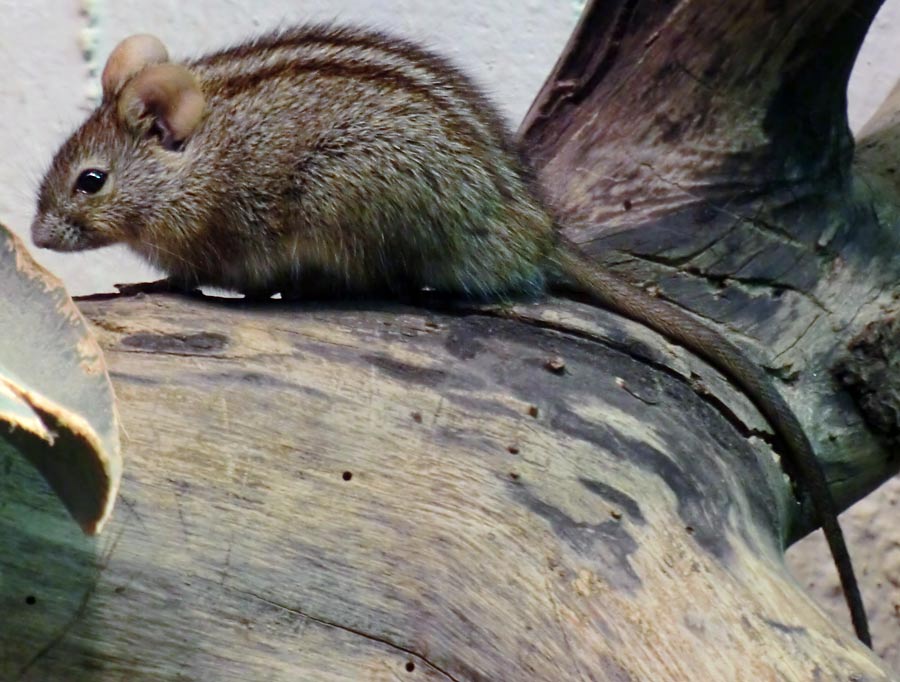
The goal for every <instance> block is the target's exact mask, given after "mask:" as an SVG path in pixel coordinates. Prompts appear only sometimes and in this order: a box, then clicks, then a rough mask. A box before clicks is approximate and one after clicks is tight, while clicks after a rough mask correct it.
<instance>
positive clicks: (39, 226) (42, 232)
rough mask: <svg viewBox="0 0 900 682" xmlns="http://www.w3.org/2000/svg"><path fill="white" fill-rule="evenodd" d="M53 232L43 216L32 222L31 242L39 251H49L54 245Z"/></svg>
mask: <svg viewBox="0 0 900 682" xmlns="http://www.w3.org/2000/svg"><path fill="white" fill-rule="evenodd" d="M52 236H53V235H52V230H51V229H50V227H49V226H48V225H47V221H45V220H44V219H43V218H42V217H41V216H37V217H35V219H34V220H33V221H32V222H31V241H32V242H34V245H35V246H36V247H38V248H39V249H49V248H50V247H51V246H52V245H53V240H52Z"/></svg>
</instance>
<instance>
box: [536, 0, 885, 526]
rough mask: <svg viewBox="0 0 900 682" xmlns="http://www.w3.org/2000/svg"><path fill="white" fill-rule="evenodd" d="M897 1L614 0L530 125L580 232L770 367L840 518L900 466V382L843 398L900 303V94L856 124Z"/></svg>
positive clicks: (545, 168)
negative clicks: (865, 78) (855, 81)
mask: <svg viewBox="0 0 900 682" xmlns="http://www.w3.org/2000/svg"><path fill="white" fill-rule="evenodd" d="M880 5H881V2H880V1H878V0H865V1H862V2H860V1H858V0H800V1H798V2H790V3H772V2H766V1H764V0H728V1H727V2H720V3H715V4H712V5H711V4H710V3H708V2H705V1H704V0H683V1H681V2H677V3H673V2H663V1H657V2H641V3H636V2H631V1H630V0H597V1H596V2H592V3H589V6H588V8H587V10H586V11H585V14H584V16H583V18H582V21H581V24H580V25H579V27H578V28H577V29H576V32H575V34H574V35H573V37H572V39H571V41H570V44H569V46H568V47H567V49H566V51H565V52H564V54H563V56H562V57H561V58H560V61H559V63H558V64H557V66H556V69H555V70H554V73H553V74H551V76H550V77H549V78H548V80H547V83H546V84H545V86H544V88H543V90H542V92H541V93H540V94H539V96H538V98H537V99H536V101H535V104H534V105H533V106H532V109H531V112H530V113H529V115H528V116H527V117H526V120H525V122H524V124H523V126H522V129H521V131H520V134H521V136H522V137H523V139H524V140H525V142H526V143H527V145H528V147H529V149H530V153H531V155H532V156H533V158H534V161H535V163H536V164H537V166H538V168H539V170H540V175H541V178H542V179H543V180H544V181H545V183H546V186H547V189H548V192H549V194H550V196H551V197H552V199H553V201H554V204H555V205H556V206H557V207H558V209H559V212H560V214H561V217H562V222H563V223H564V224H566V225H567V226H568V227H567V232H568V234H569V236H570V237H571V238H572V239H574V240H575V241H577V242H579V243H580V244H581V245H582V247H583V248H584V250H585V251H586V252H587V253H589V254H590V255H591V256H592V257H594V258H596V259H597V260H598V261H602V262H605V263H607V264H609V265H610V266H611V267H613V268H614V269H616V270H617V271H619V272H621V273H622V274H623V276H625V277H628V278H630V279H632V280H633V281H635V282H638V283H647V284H648V287H649V288H652V290H653V291H654V292H656V293H657V294H658V295H660V296H663V297H665V298H667V299H670V300H672V301H673V302H675V303H676V304H678V305H680V306H682V307H684V308H685V309H687V310H690V311H691V312H693V313H695V314H697V315H699V316H701V317H703V318H704V319H706V320H708V321H709V322H710V323H711V324H713V325H715V326H717V327H718V328H719V329H720V330H721V331H722V332H723V333H725V334H726V335H729V336H731V337H732V338H733V340H735V341H736V342H738V343H739V344H740V345H741V346H742V347H743V348H744V349H745V350H746V351H747V352H748V353H749V354H751V355H752V356H753V357H755V358H757V359H758V361H759V362H760V363H761V364H763V365H765V366H766V367H768V368H769V369H770V370H771V372H772V374H773V376H775V377H776V378H777V380H778V381H779V388H780V389H781V390H782V392H783V393H784V395H785V397H786V398H787V399H788V401H789V402H790V403H791V405H792V407H793V408H794V410H795V411H796V413H797V415H798V417H799V418H800V420H801V422H803V423H804V425H805V427H806V428H807V432H808V434H809V436H810V438H811V440H812V443H813V445H814V447H815V449H816V452H817V453H818V455H819V457H820V459H821V460H822V462H823V464H824V465H825V468H826V473H827V475H828V477H829V479H830V480H832V481H834V482H835V486H834V492H835V495H836V496H837V498H838V501H839V506H842V507H845V506H847V505H848V504H849V503H850V502H851V501H854V500H857V499H859V498H861V497H862V496H864V495H865V494H866V493H868V492H869V491H871V490H872V489H873V488H874V487H877V486H878V485H880V484H881V483H882V482H883V481H884V480H885V479H886V478H887V477H889V476H890V475H891V474H892V473H895V472H896V471H897V470H898V467H900V457H898V456H897V443H898V435H900V419H898V418H897V416H896V415H897V414H900V408H898V403H897V396H898V395H900V391H898V390H897V387H900V369H898V368H896V367H894V368H892V369H891V370H890V371H888V372H886V373H885V374H884V376H883V377H882V378H881V379H878V380H876V383H885V382H886V383H887V386H886V388H887V390H885V387H883V388H882V389H878V388H877V387H876V386H873V385H867V386H865V387H860V388H859V390H857V391H856V392H855V393H853V394H852V397H851V394H848V393H844V392H841V391H838V390H836V386H835V374H836V373H838V374H841V373H842V372H843V368H844V363H845V361H846V357H847V353H848V350H847V349H848V346H851V345H853V344H854V343H855V342H856V341H857V337H858V336H859V335H860V334H863V335H869V336H871V335H873V334H875V333H877V332H876V330H874V329H871V328H870V329H869V330H868V331H864V330H865V329H866V325H869V324H871V325H875V326H880V325H883V324H890V319H891V318H892V317H893V316H896V315H897V312H898V308H900V305H898V298H897V296H898V291H900V290H898V282H900V261H898V259H897V258H896V254H897V253H898V252H900V243H898V242H900V230H898V229H897V226H898V224H900V222H898V219H900V214H898V210H897V206H898V198H897V189H898V188H897V182H896V175H895V172H896V170H897V168H896V159H897V158H900V157H898V154H900V144H898V142H897V137H898V134H897V129H898V128H897V126H898V123H900V117H898V116H897V115H896V113H895V112H896V111H897V108H896V107H897V105H898V104H900V98H897V97H894V98H890V99H889V101H888V102H887V103H886V104H885V106H884V107H883V108H882V110H881V111H879V113H878V114H877V116H876V119H877V120H878V121H880V123H878V124H875V123H873V124H869V125H868V126H867V127H866V130H865V131H864V132H865V134H866V137H865V138H864V139H862V140H860V141H859V144H858V145H857V147H856V149H854V140H853V138H852V136H851V134H850V131H849V128H848V126H847V117H846V84H847V79H848V77H849V73H850V70H851V68H852V64H853V60H854V58H855V56H856V52H857V50H858V48H859V45H860V44H861V42H862V40H863V38H864V36H865V34H866V31H867V30H868V27H869V24H870V22H871V20H872V18H873V17H874V15H875V12H876V11H877V9H878V7H879V6H880ZM876 130H877V135H875V134H874V133H875V131H876ZM878 351H879V352H880V353H882V354H886V355H887V357H900V339H898V336H897V334H896V333H887V334H884V335H882V343H881V345H880V347H879V349H878ZM870 361H874V358H873V357H870V358H868V359H866V360H864V361H863V362H862V364H863V365H866V364H867V363H869V362H870ZM857 369H858V373H859V374H861V375H867V376H869V378H870V379H873V377H872V375H870V374H869V372H868V370H867V369H866V367H858V368H857ZM874 394H878V395H877V397H876V398H875V399H874V400H872V399H871V398H872V396H873V395H874ZM885 413H887V414H888V415H891V416H889V418H888V421H889V422H890V423H889V424H885V423H884V419H883V415H884V414H885ZM808 530H809V527H808V526H806V525H803V526H801V527H799V528H798V529H797V534H798V535H802V534H804V533H806V532H807V531H808Z"/></svg>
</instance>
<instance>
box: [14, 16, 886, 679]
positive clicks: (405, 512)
mask: <svg viewBox="0 0 900 682" xmlns="http://www.w3.org/2000/svg"><path fill="white" fill-rule="evenodd" d="M876 8H877V3H871V2H869V3H865V2H856V3H851V2H848V1H844V2H836V1H831V2H821V1H820V2H811V1H806V2H793V3H776V2H763V1H762V0H759V1H756V2H750V1H748V0H744V1H738V0H728V1H726V2H721V3H717V4H714V5H713V4H710V3H708V2H706V0H682V1H681V2H662V1H659V2H635V1H634V0H630V1H628V2H615V1H607V2H602V1H601V2H595V3H593V4H591V5H590V6H589V7H588V9H587V10H586V14H585V18H584V19H583V21H582V23H581V25H580V26H579V29H578V30H577V31H576V34H575V36H573V42H572V43H571V44H570V46H569V48H567V50H566V53H565V54H564V55H563V57H562V58H561V61H560V63H559V64H558V65H557V68H556V70H555V72H554V74H553V75H552V76H551V78H550V80H549V81H548V84H547V85H546V86H545V88H544V89H543V91H542V93H541V95H540V96H539V97H538V100H537V101H536V103H535V106H534V108H533V109H532V112H531V113H530V114H529V117H528V119H527V120H526V122H525V124H524V126H523V130H522V135H523V138H524V139H525V141H526V143H527V144H528V146H529V149H530V150H531V153H532V155H533V158H534V159H535V163H536V165H537V166H538V170H539V172H540V174H541V176H542V178H543V179H544V181H545V183H546V185H547V187H548V192H549V194H550V196H551V198H552V200H553V202H554V204H555V205H556V206H558V207H559V210H560V215H561V217H562V220H563V222H564V223H565V224H566V225H567V226H568V227H567V231H568V232H569V234H570V235H571V236H572V237H573V238H574V239H576V240H577V241H579V243H581V244H583V245H584V248H585V250H586V251H587V252H588V253H590V254H591V255H592V256H594V257H596V258H597V259H598V260H599V261H601V262H604V263H606V264H608V265H610V266H611V267H614V268H616V269H617V270H618V271H619V272H621V273H623V275H626V276H628V277H630V278H632V279H634V280H635V281H638V282H653V283H654V287H656V289H657V292H658V294H659V295H661V296H664V297H666V298H668V299H670V300H672V301H674V302H675V303H677V304H679V305H682V306H684V307H685V308H687V309H689V310H691V311H693V312H695V313H696V314H698V315H701V316H702V317H704V318H705V319H707V320H708V321H709V322H710V323H711V324H714V325H716V326H718V327H719V328H720V329H721V330H722V331H723V332H725V333H727V334H729V335H730V336H731V337H732V338H733V339H734V340H735V341H736V342H737V343H740V344H741V345H742V346H743V347H745V348H746V349H747V351H748V352H749V353H751V354H752V355H753V356H754V357H755V358H758V359H759V361H760V362H763V363H765V364H766V366H767V367H770V368H771V370H772V373H773V375H774V376H775V377H776V378H777V379H778V380H779V387H780V388H781V389H782V390H783V391H784V394H785V395H786V397H787V398H788V400H789V401H790V402H791V404H792V406H793V407H794V408H795V409H796V410H797V413H798V416H799V417H800V419H801V421H803V422H804V424H805V425H806V426H807V428H808V430H809V433H810V436H811V438H812V440H813V444H814V446H815V447H816V449H817V452H818V453H819V454H820V456H821V458H822V461H823V463H824V464H825V465H826V468H827V472H828V474H829V477H830V480H831V482H832V489H833V491H834V493H835V496H836V498H837V500H838V502H839V504H840V505H841V506H842V507H844V506H847V505H848V504H849V503H851V502H852V501H853V500H855V499H858V498H859V497H861V496H863V495H865V494H866V492H867V491H868V490H870V489H872V488H873V487H875V486H876V485H878V484H879V483H880V482H882V481H884V480H885V479H886V478H887V477H888V476H890V475H891V474H892V473H894V472H896V470H897V468H898V466H900V463H898V459H897V457H896V454H895V453H896V441H897V432H898V419H897V414H898V412H900V411H898V409H897V408H898V404H900V403H898V397H897V396H898V392H897V391H896V390H895V388H896V386H897V367H896V361H895V360H894V358H896V357H897V353H896V344H897V333H896V325H895V324H894V323H893V322H892V321H891V320H892V316H893V315H894V314H895V313H896V308H897V297H896V294H897V281H898V277H897V268H898V267H900V262H898V261H897V259H896V257H895V256H894V254H895V253H896V252H897V250H896V241H897V230H896V225H897V222H898V218H900V216H898V214H897V213H898V208H897V206H896V199H895V197H896V189H897V187H896V183H897V181H896V179H895V177H896V175H895V173H894V169H895V167H894V165H893V159H896V158H898V157H897V155H896V152H898V151H900V149H898V148H897V146H898V138H900V135H898V133H897V127H896V126H895V125H894V112H893V109H891V111H889V112H887V113H885V112H882V114H881V118H880V119H879V121H880V122H879V121H876V122H875V123H873V124H872V126H870V127H869V136H868V137H866V138H865V139H864V140H861V141H860V143H859V144H858V145H857V148H856V151H855V152H854V147H853V140H852V139H851V137H850V135H849V132H848V131H847V126H846V120H845V117H844V112H843V97H844V95H843V93H844V89H845V85H846V77H847V74H848V73H849V70H850V66H851V63H852V58H853V56H854V54H855V52H856V49H857V48H858V45H859V42H860V41H861V40H862V37H863V35H864V34H865V31H866V28H867V26H868V22H869V21H870V20H871V18H872V15H873V13H874V11H875V9H876ZM598 44H599V48H598ZM81 308H82V311H83V312H84V314H85V315H86V317H87V318H88V319H89V320H90V321H91V322H92V323H93V325H94V327H95V329H96V330H97V333H98V337H99V340H100V342H101V345H102V346H103V348H104V351H105V353H106V357H107V362H108V365H109V368H110V373H111V376H112V379H113V382H114V385H115V388H116V391H117V394H118V398H119V403H120V409H121V418H122V423H123V426H124V433H125V439H124V442H125V474H124V478H123V481H122V487H121V496H120V500H119V506H118V508H117V511H116V513H115V514H114V516H113V518H112V520H111V521H110V524H109V526H108V530H107V531H106V532H105V534H104V535H103V536H101V538H100V539H99V540H88V539H84V538H81V537H80V536H78V535H76V534H75V533H73V532H72V528H73V526H72V525H71V522H70V521H68V520H67V519H66V517H65V515H64V511H63V510H62V508H61V507H60V506H59V505H58V503H56V502H55V500H54V499H53V498H52V496H51V495H50V494H49V493H48V492H47V491H46V489H45V487H44V486H43V484H42V482H41V480H40V479H39V478H37V477H36V475H35V474H33V472H32V471H31V470H30V469H29V468H27V467H26V466H25V465H24V464H23V463H21V462H18V461H17V460H12V459H7V460H6V461H5V467H6V471H8V472H9V475H8V476H5V477H3V478H0V485H3V487H4V489H3V490H2V491H0V499H3V500H6V501H8V502H7V503H6V504H5V505H4V506H2V507H0V520H3V521H4V528H6V529H9V531H8V532H7V531H4V533H3V534H0V542H3V543H5V546H2V547H0V569H2V570H0V575H3V576H4V580H5V587H4V590H3V599H4V600H5V603H4V604H3V605H2V606H3V612H4V613H5V614H9V618H7V619H5V620H4V621H0V645H2V647H3V652H4V653H3V656H0V666H4V667H2V668H0V678H2V679H8V678H9V679H23V680H46V679H67V680H75V681H76V682H80V681H87V680H109V679H118V678H120V677H124V678H127V679H138V680H142V679H146V680H150V679H152V680H164V681H165V680H173V681H174V680H184V679H191V680H195V679H196V680H206V679H208V680H213V679H214V680H226V681H227V680H245V679H267V680H296V679H304V680H305V679H309V680H326V681H332V680H335V681H337V680H348V681H349V680H368V679H372V680H381V679H384V680H394V679H398V678H408V679H417V678H419V679H434V680H455V681H457V682H462V681H463V680H465V681H467V682H473V681H476V680H547V681H550V680H553V681H557V680H570V679H571V680H616V681H620V680H689V679H690V680H693V679H722V680H768V679H779V680H781V679H785V680H813V679H827V680H830V679H867V680H887V679H891V678H890V674H889V673H888V672H887V670H886V669H885V668H884V667H883V666H881V665H880V664H879V662H878V661H877V659H876V658H875V657H874V656H873V655H872V654H871V652H869V651H868V650H866V649H865V648H864V647H863V646H862V645H861V644H859V643H858V642H857V641H856V640H855V639H854V638H853V636H852V634H851V633H850V632H848V631H846V630H845V629H842V628H841V627H840V626H838V625H836V624H835V623H833V622H832V621H831V620H830V619H829V618H827V617H826V616H825V615H824V614H823V613H822V612H821V611H820V610H819V609H818V608H817V607H816V606H815V605H814V604H813V603H812V602H811V601H810V599H809V598H808V596H807V595H806V594H805V593H804V592H803V591H802V590H801V589H800V588H799V586H798V585H797V584H796V583H795V582H794V581H793V580H792V579H791V577H790V575H789V574H788V572H787V570H786V568H785V565H784V561H783V550H784V546H785V545H786V544H787V543H788V542H789V541H791V540H792V539H794V538H797V537H799V536H800V535H802V534H804V533H805V532H806V531H808V530H809V529H810V528H811V525H812V524H811V521H810V518H811V517H810V514H809V513H808V509H807V508H806V506H805V505H803V506H801V505H798V504H796V503H795V502H794V498H793V494H792V487H791V485H790V482H789V481H788V479H787V478H786V477H785V476H784V474H783V471H782V468H781V464H780V462H779V460H778V457H777V447H773V444H771V443H770V440H771V439H770V438H769V437H768V435H767V434H768V428H767V425H766V424H765V423H764V422H763V421H762V420H761V419H760V417H759V416H758V415H757V414H756V412H755V411H754V410H753V409H752V407H751V406H750V405H749V403H748V402H747V400H746V399H745V398H744V397H743V396H741V395H740V394H738V393H737V392H735V391H734V390H733V389H732V388H731V387H730V385H729V384H728V383H727V382H726V381H724V380H723V379H722V378H721V377H719V375H718V374H716V373H715V372H714V371H712V370H711V369H710V368H709V367H707V366H706V365H704V364H703V363H702V362H700V361H699V360H697V359H696V358H693V357H692V356H690V355H689V354H687V353H686V352H684V351H683V350H682V349H680V348H677V347H673V346H671V345H669V344H667V343H666V342H665V340H664V339H662V338H661V337H659V336H658V335H656V334H653V333H651V332H649V331H647V330H646V329H644V328H643V327H641V326H639V325H637V324H634V323H630V322H628V321H625V320H622V319H619V318H617V317H615V316H613V315H611V314H609V313H606V312H604V311H601V310H596V309H593V308H591V307H589V306H585V305H581V304H577V303H573V302H569V301H563V300H559V299H549V300H547V301H544V302H542V303H540V304H522V305H519V306H515V307H504V308H491V307H474V306H469V307H463V306H457V307H452V308H446V307H445V308H434V307H432V308H423V307H403V306H399V305H396V304H377V303H373V302H365V301H351V302H347V303H343V304H334V303H329V304H320V305H313V304H308V305H288V304H282V303H277V302H270V303H269V304H256V305H250V304H245V303H242V302H239V301H238V302H236V301H227V300H221V299H198V298H186V297H177V296H171V295H160V294H155V295H139V296H117V297H94V298H92V299H87V300H83V301H81ZM851 549H852V548H851ZM29 597H30V599H29ZM13 622H14V623H15V624H16V628H12V627H10V626H9V625H7V624H8V623H13ZM875 636H876V639H877V637H878V636H879V633H877V632H876V633H875Z"/></svg>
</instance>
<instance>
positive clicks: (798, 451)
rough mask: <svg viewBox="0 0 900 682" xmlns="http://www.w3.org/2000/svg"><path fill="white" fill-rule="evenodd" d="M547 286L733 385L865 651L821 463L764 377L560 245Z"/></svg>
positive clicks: (676, 311)
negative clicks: (785, 461)
mask: <svg viewBox="0 0 900 682" xmlns="http://www.w3.org/2000/svg"><path fill="white" fill-rule="evenodd" d="M547 270H548V274H549V275H550V279H551V284H552V285H553V286H555V287H556V288H558V289H564V290H570V291H572V290H574V291H576V292H578V293H580V294H582V295H584V296H587V297H588V299H590V300H591V301H592V302H594V303H595V304H597V305H599V306H601V307H603V308H606V309H608V310H611V311H613V312H616V313H619V314H621V315H623V316H625V317H628V318H630V319H632V320H634V321H636V322H639V323H641V324H644V325H646V326H648V327H650V328H651V329H653V330H654V331H656V332H658V333H660V334H662V335H663V336H665V337H666V338H667V339H669V340H670V341H673V342H674V343H676V344H678V345H680V346H683V347H684V348H686V349H688V350H689V351H691V352H692V353H694V354H696V355H698V356H700V357H701V358H703V359H704V360H706V361H707V362H709V363H710V364H711V365H712V366H713V367H715V368H716V369H717V370H719V371H720V372H722V373H723V374H724V375H725V376H726V377H728V378H729V379H730V380H731V381H732V382H733V383H735V384H736V385H737V386H738V387H739V388H740V389H741V390H742V391H743V392H744V393H745V394H746V395H747V396H748V397H749V398H750V400H751V401H752V402H753V404H754V405H755V407H756V408H757V409H758V410H759V411H760V412H761V413H762V415H763V416H764V417H765V418H766V420H767V421H768V422H769V424H770V425H771V426H772V428H773V430H774V431H775V433H776V435H777V436H778V437H779V439H780V440H781V442H782V443H783V444H784V446H785V447H786V449H787V452H788V454H789V455H790V461H791V463H792V464H793V466H794V468H795V469H796V471H797V472H798V473H799V479H800V483H801V485H802V486H803V487H804V488H805V489H806V491H807V492H808V494H809V497H810V499H811V501H812V504H813V508H814V510H815V513H816V517H817V520H818V522H819V523H820V524H821V526H822V530H823V532H824V534H825V539H826V540H827V542H828V547H829V549H830V550H831V555H832V557H833V558H834V563H835V566H836V567H837V571H838V575H839V577H840V581H841V587H842V588H843V591H844V598H845V599H846V601H847V606H848V608H849V610H850V616H851V619H852V621H853V627H854V630H855V631H856V635H857V637H858V638H859V639H860V640H861V641H862V642H863V643H865V644H866V645H867V646H868V647H870V648H871V646H872V640H871V636H870V635H869V625H868V620H867V617H866V611H865V607H864V605H863V602H862V596H861V594H860V591H859V585H858V584H857V581H856V576H855V574H854V571H853V564H852V562H851V560H850V554H849V552H848V550H847V545H846V542H845V540H844V534H843V531H842V530H841V526H840V524H839V522H838V515H837V511H836V507H835V504H834V500H833V498H832V495H831V490H830V489H829V487H828V481H827V479H826V478H825V472H824V470H823V468H822V464H821V462H820V461H819V460H818V458H817V457H816V455H815V452H814V451H813V448H812V445H811V443H810V442H809V439H808V438H807V436H806V432H805V431H804V430H803V427H802V425H801V424H800V422H799V420H798V419H797V417H796V415H795V414H794V412H793V410H791V409H790V407H789V406H788V404H787V402H786V401H785V400H784V398H783V397H782V395H781V394H780V393H779V392H778V391H777V390H776V389H775V386H774V385H773V383H772V381H771V379H770V378H769V376H768V374H766V372H765V371H764V370H763V368H762V367H760V366H759V365H758V364H756V363H755V362H753V361H751V360H750V359H749V358H748V357H747V355H746V354H745V353H744V352H743V351H741V350H740V349H739V348H738V347H737V346H736V345H734V344H733V343H732V342H731V341H729V340H728V339H726V338H725V337H724V336H723V335H722V334H721V333H719V332H718V331H716V330H715V329H713V328H712V327H710V326H708V325H706V324H705V323H703V322H701V321H700V320H698V319H695V318H694V317H692V316H691V315H690V314H688V313H686V312H684V311H683V310H682V309H680V308H678V307H676V306H675V305H673V304H671V303H669V302H667V301H664V300H662V299H659V298H655V297H653V296H651V295H649V294H647V293H645V292H644V291H643V290H641V289H639V288H637V287H635V286H632V285H631V284H628V283H627V282H626V281H624V280H623V279H620V278H619V277H617V276H616V275H614V274H612V273H610V272H607V271H605V270H603V269H602V268H601V267H599V266H597V265H594V264H592V263H591V262H589V261H587V260H586V259H585V258H584V257H583V256H582V255H580V254H579V253H577V252H576V251H575V247H574V246H571V245H568V244H560V245H559V247H558V248H557V253H556V254H555V260H554V262H553V263H552V264H551V265H550V266H549V267H548V268H547Z"/></svg>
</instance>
